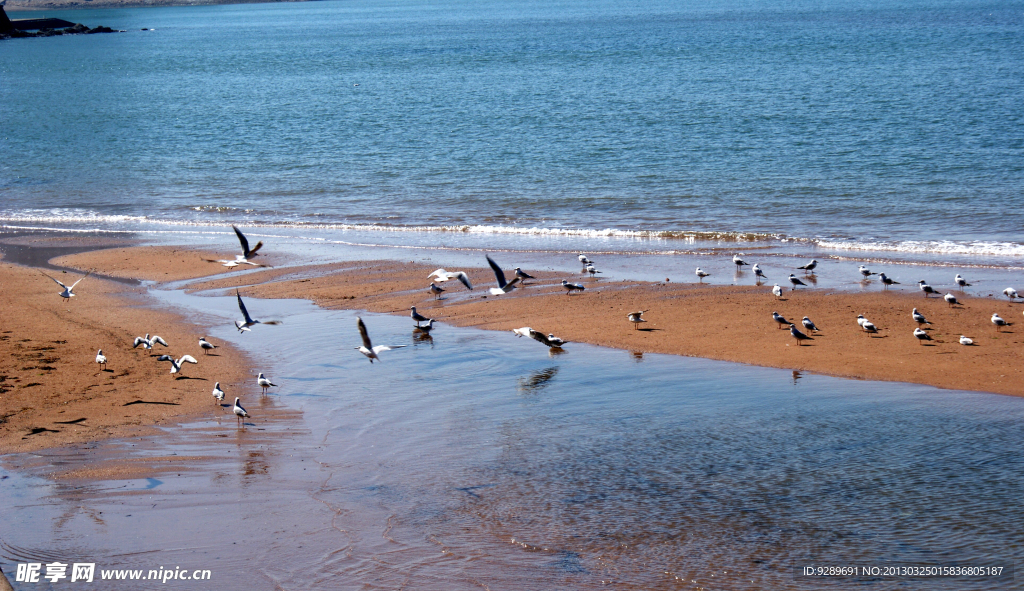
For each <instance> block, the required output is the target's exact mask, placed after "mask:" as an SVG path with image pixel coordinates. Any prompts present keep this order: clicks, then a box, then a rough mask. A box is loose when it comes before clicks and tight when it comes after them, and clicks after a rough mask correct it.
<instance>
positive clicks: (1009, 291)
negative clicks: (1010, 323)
mask: <svg viewBox="0 0 1024 591" xmlns="http://www.w3.org/2000/svg"><path fill="white" fill-rule="evenodd" d="M1003 295H1004V296H1006V297H1008V298H1010V299H1011V300H1012V299H1014V298H1019V297H1020V296H1019V295H1017V290H1016V289H1014V288H1012V287H1007V288H1006V289H1004V290H1003Z"/></svg>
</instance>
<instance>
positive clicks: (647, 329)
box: [636, 328, 665, 332]
mask: <svg viewBox="0 0 1024 591" xmlns="http://www.w3.org/2000/svg"><path fill="white" fill-rule="evenodd" d="M636 330H637V332H654V331H656V330H665V329H664V328H638V329H636Z"/></svg>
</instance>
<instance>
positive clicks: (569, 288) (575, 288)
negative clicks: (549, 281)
mask: <svg viewBox="0 0 1024 591" xmlns="http://www.w3.org/2000/svg"><path fill="white" fill-rule="evenodd" d="M562 287H564V288H565V289H566V290H567V291H566V294H565V295H570V294H572V292H574V291H583V290H584V289H586V287H584V286H582V285H580V284H579V283H569V282H568V281H566V280H565V279H563V280H562Z"/></svg>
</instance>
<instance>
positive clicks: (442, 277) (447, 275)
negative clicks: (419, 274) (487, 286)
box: [427, 269, 473, 291]
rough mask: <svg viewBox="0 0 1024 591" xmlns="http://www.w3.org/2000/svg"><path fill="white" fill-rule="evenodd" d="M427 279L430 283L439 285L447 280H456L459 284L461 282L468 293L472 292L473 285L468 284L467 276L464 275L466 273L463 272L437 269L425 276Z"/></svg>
mask: <svg viewBox="0 0 1024 591" xmlns="http://www.w3.org/2000/svg"><path fill="white" fill-rule="evenodd" d="M427 279H430V280H432V281H440V282H441V283H444V282H445V281H448V280H449V279H458V280H459V281H460V282H462V284H463V285H465V286H466V289H468V290H470V291H472V289H473V284H472V283H470V282H469V275H466V273H465V272H463V271H445V270H444V269H438V270H436V271H434V272H433V273H431V274H430V275H427Z"/></svg>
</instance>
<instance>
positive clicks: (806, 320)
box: [800, 316, 818, 332]
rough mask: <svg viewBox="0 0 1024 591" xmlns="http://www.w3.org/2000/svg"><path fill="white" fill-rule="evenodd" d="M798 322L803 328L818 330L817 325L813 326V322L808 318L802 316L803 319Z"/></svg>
mask: <svg viewBox="0 0 1024 591" xmlns="http://www.w3.org/2000/svg"><path fill="white" fill-rule="evenodd" d="M800 323H801V324H803V325H804V328H806V329H807V330H810V331H812V332H818V327H817V326H814V323H813V322H811V319H810V318H808V317H806V316H804V319H803V320H801V321H800Z"/></svg>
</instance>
